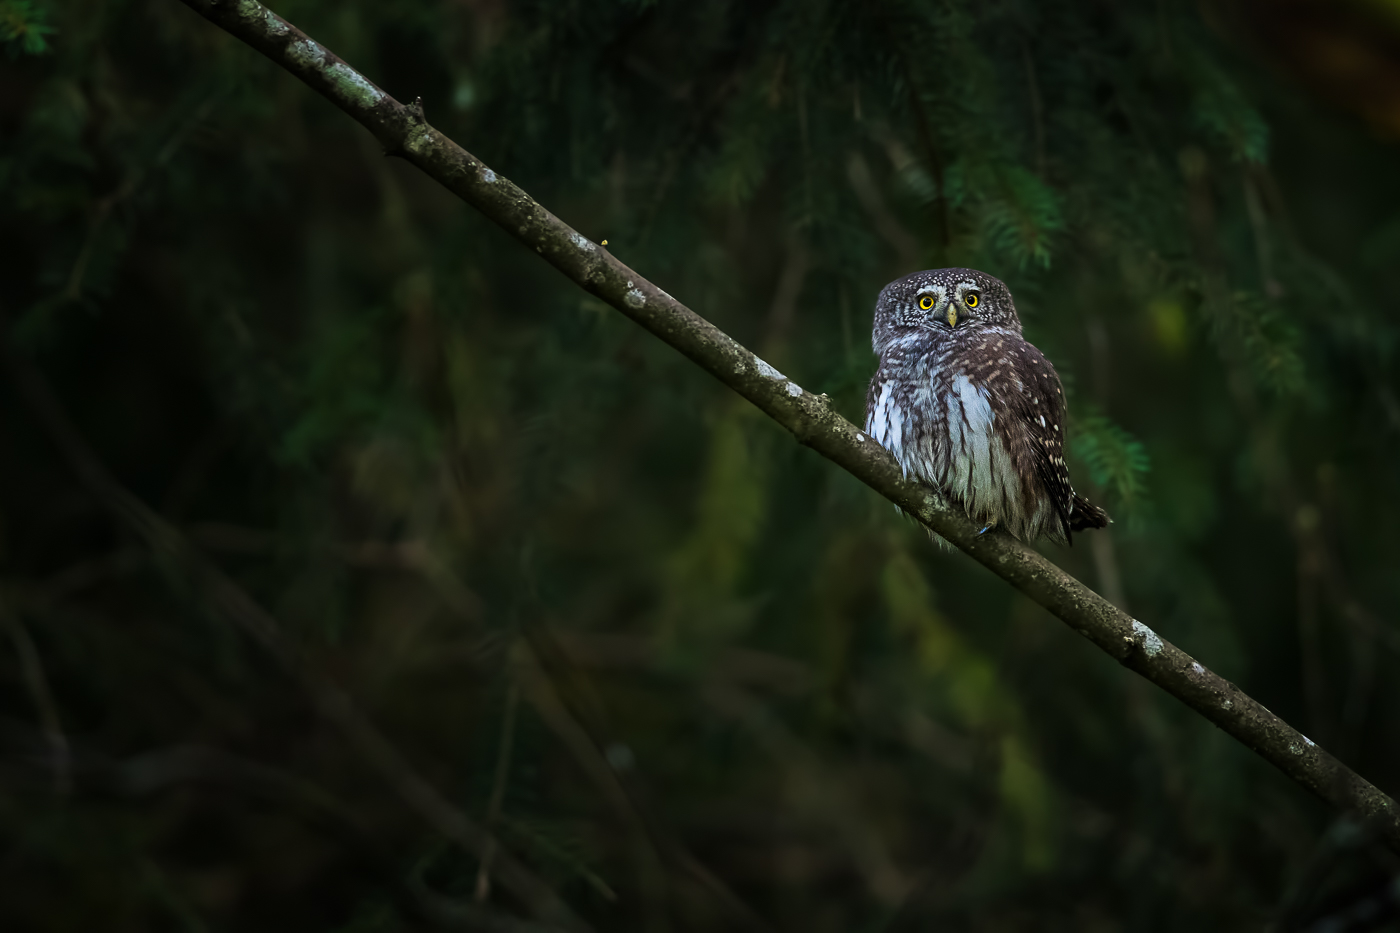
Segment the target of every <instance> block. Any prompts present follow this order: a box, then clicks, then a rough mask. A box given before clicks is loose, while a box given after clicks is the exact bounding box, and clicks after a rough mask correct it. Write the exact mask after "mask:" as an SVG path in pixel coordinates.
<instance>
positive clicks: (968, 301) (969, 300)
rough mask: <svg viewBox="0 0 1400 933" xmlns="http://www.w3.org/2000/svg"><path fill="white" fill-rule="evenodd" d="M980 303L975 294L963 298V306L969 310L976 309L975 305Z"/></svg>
mask: <svg viewBox="0 0 1400 933" xmlns="http://www.w3.org/2000/svg"><path fill="white" fill-rule="evenodd" d="M981 301H982V299H980V298H978V297H977V293H976V292H972V293H970V294H967V295H964V296H963V304H965V305H967V306H968V307H969V308H975V307H977V305H978V304H979V303H981Z"/></svg>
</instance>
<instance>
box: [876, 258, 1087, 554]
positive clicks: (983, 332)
mask: <svg viewBox="0 0 1400 933" xmlns="http://www.w3.org/2000/svg"><path fill="white" fill-rule="evenodd" d="M872 342H873V344H874V347H875V352H876V353H877V354H879V356H880V368H879V369H878V370H877V371H876V372H875V377H874V378H873V379H872V380H871V381H870V391H869V393H868V394H867V396H866V404H865V431H866V433H867V434H869V435H870V436H871V437H873V438H874V439H875V440H876V441H877V442H878V443H879V444H881V445H882V446H883V447H884V448H885V449H886V450H888V451H890V453H892V454H894V456H895V458H896V459H897V460H898V461H899V463H900V465H901V466H902V467H903V468H904V473H905V475H906V476H912V477H914V478H916V479H918V480H920V481H922V482H924V483H927V484H928V485H930V486H932V487H934V488H936V489H938V490H939V491H941V492H942V493H943V494H944V495H945V496H947V497H948V498H949V499H951V500H952V501H954V502H957V503H959V504H960V505H961V506H962V507H963V508H964V509H965V510H966V511H967V514H968V516H970V517H971V518H972V519H973V521H976V522H979V523H981V524H984V525H986V526H987V527H988V528H990V527H993V526H995V527H999V528H1002V529H1005V530H1006V531H1008V532H1010V533H1011V534H1013V535H1015V536H1016V537H1018V538H1020V539H1022V540H1024V541H1033V540H1035V539H1036V538H1039V537H1041V536H1042V535H1044V536H1045V537H1048V538H1050V539H1051V540H1053V541H1056V542H1059V543H1061V544H1068V543H1070V541H1071V539H1072V537H1073V533H1074V532H1076V531H1080V530H1083V529H1086V528H1103V527H1105V526H1106V525H1107V524H1108V521H1109V519H1108V515H1107V513H1105V512H1104V510H1103V509H1101V508H1099V507H1098V506H1096V505H1094V504H1093V503H1091V502H1090V501H1089V500H1088V499H1085V498H1084V497H1083V496H1081V495H1078V494H1077V493H1075V491H1074V489H1073V487H1071V486H1070V482H1069V469H1068V468H1067V467H1066V466H1065V460H1064V446H1065V444H1064V441H1065V429H1066V426H1065V394H1064V389H1063V387H1062V386H1061V385H1060V377H1059V376H1058V375H1057V374H1056V373H1055V367H1053V366H1051V365H1050V361H1049V360H1047V359H1046V358H1045V356H1044V354H1042V353H1041V352H1040V351H1039V350H1037V349H1036V348H1035V347H1033V346H1031V345H1030V344H1029V343H1027V342H1026V341H1025V339H1024V338H1023V337H1022V336H1021V321H1020V319H1019V318H1017V317H1016V306H1015V305H1013V304H1012V303H1011V292H1010V291H1008V290H1007V288H1006V286H1005V285H1003V284H1002V283H1001V281H1000V280H998V279H994V278H992V277H991V276H990V275H987V274H986V273H984V272H978V271H976V270H975V269H931V270H929V271H927V272H916V273H914V274H913V275H907V276H905V277H904V278H902V279H898V280H896V281H894V282H891V283H890V284H889V285H886V286H885V288H884V290H883V291H881V292H880V298H879V300H878V301H877V302H876V304H875V328H874V332H873V334H872ZM984 530H985V529H984Z"/></svg>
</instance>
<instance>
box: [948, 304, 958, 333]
mask: <svg viewBox="0 0 1400 933" xmlns="http://www.w3.org/2000/svg"><path fill="white" fill-rule="evenodd" d="M948 326H949V327H957V326H958V306H957V305H955V304H953V303H952V302H951V301H950V302H948Z"/></svg>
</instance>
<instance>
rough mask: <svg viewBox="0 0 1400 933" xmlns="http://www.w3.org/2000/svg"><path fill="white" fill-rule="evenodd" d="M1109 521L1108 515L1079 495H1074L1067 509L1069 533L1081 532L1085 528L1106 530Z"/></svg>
mask: <svg viewBox="0 0 1400 933" xmlns="http://www.w3.org/2000/svg"><path fill="white" fill-rule="evenodd" d="M1109 521H1110V519H1109V517H1108V513H1107V512H1105V511H1104V510H1103V509H1101V508H1099V507H1098V506H1097V505H1094V503H1092V502H1090V501H1089V500H1088V499H1086V498H1084V497H1083V496H1081V495H1080V494H1079V493H1077V492H1076V493H1075V494H1074V501H1073V502H1072V503H1071V504H1070V508H1069V528H1070V531H1083V530H1084V529H1086V528H1107V527H1108V523H1109Z"/></svg>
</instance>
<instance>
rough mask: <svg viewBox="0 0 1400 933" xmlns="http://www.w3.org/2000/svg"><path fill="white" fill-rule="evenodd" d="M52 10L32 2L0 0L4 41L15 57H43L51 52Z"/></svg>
mask: <svg viewBox="0 0 1400 933" xmlns="http://www.w3.org/2000/svg"><path fill="white" fill-rule="evenodd" d="M48 16H49V13H48V7H46V6H44V5H41V4H35V3H31V2H30V0H0V42H3V43H4V45H5V52H6V54H7V55H9V56H10V57H11V58H14V57H15V56H16V55H21V54H23V55H43V54H44V53H45V52H47V51H49V39H48V37H49V36H52V35H53V33H54V30H53V27H52V26H50V25H49V24H48Z"/></svg>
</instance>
